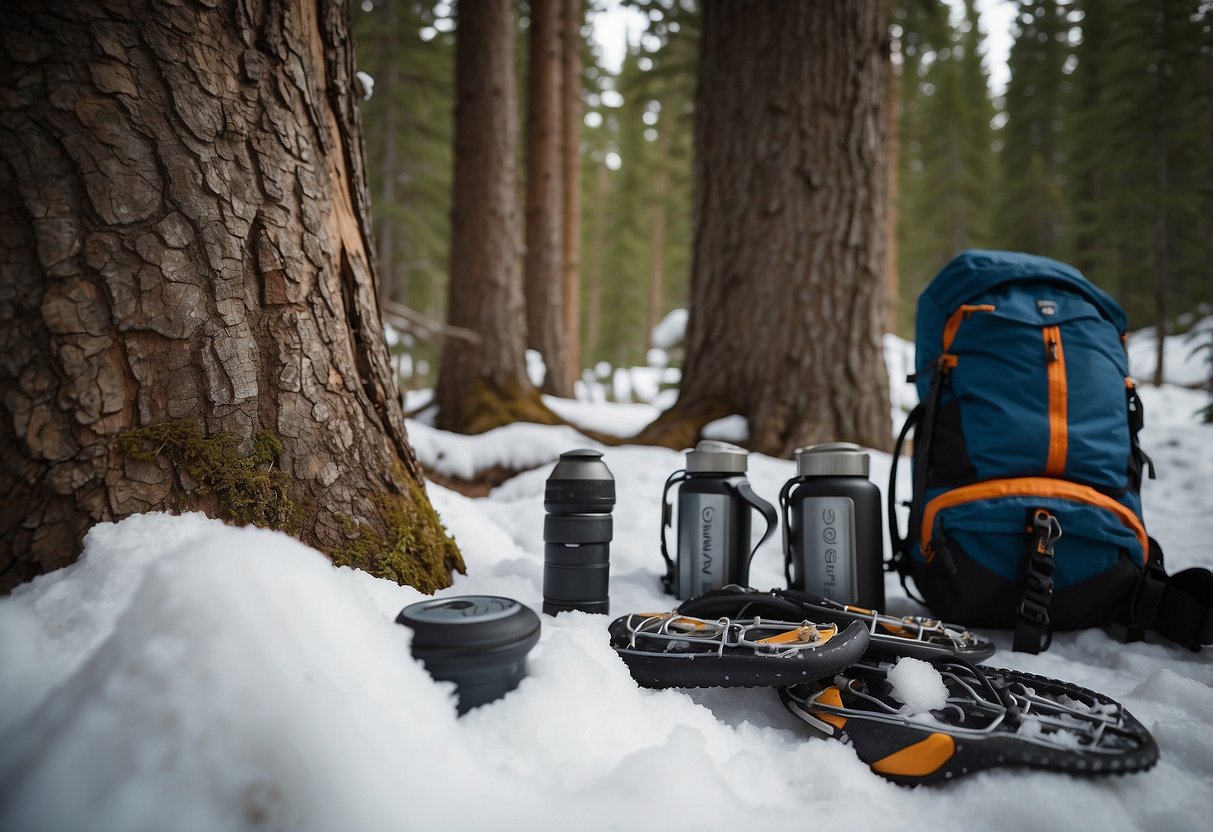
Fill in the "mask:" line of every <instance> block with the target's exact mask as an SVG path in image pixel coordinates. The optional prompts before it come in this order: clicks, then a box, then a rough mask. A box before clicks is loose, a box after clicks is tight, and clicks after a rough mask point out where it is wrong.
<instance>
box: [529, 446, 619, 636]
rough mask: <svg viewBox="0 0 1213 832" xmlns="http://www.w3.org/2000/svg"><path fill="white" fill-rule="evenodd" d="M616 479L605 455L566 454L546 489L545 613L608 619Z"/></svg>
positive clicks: (587, 452)
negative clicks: (573, 612)
mask: <svg viewBox="0 0 1213 832" xmlns="http://www.w3.org/2000/svg"><path fill="white" fill-rule="evenodd" d="M614 505H615V478H614V477H613V476H611V471H610V469H609V468H607V467H606V463H605V462H603V461H602V453H601V452H600V451H592V450H588V449H582V450H577V451H569V452H568V453H564V454H561V455H560V461H559V462H557V463H556V467H555V468H554V469H552V473H551V475H550V476H549V477H548V481H547V486H546V488H545V489H544V498H543V507H544V508H545V509H546V510H547V516H546V517H544V518H543V544H544V545H543V611H544V612H545V613H546V614H548V615H555V614H556V613H558V612H561V611H563V610H582V611H583V612H596V613H602V614H603V615H605V614H606V613H608V612H610V609H611V605H610V600H609V599H608V596H607V589H608V583H609V579H610V566H611V563H610V558H611V536H612V531H613V529H612V526H611V509H612V508H613V507H614Z"/></svg>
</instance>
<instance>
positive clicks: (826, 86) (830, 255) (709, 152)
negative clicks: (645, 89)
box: [642, 0, 891, 455]
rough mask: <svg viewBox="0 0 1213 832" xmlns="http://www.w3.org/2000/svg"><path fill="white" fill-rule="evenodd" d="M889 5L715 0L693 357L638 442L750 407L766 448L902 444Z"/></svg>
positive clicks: (702, 126) (700, 109)
mask: <svg viewBox="0 0 1213 832" xmlns="http://www.w3.org/2000/svg"><path fill="white" fill-rule="evenodd" d="M881 6H882V4H881V3H880V2H879V0H864V1H863V2H860V0H829V2H826V0H821V2H813V3H777V2H716V1H715V0H708V2H705V3H704V6H703V39H702V46H701V53H700V76H699V92H698V95H697V100H696V102H695V113H696V125H695V150H696V158H695V182H696V197H695V252H694V267H693V272H692V281H691V317H690V322H689V324H688V332H687V359H686V364H685V368H684V374H683V384H682V390H681V393H680V395H679V399H678V403H677V404H676V405H675V406H674V407H673V408H671V409H670V410H669V411H667V412H666V413H665V414H663V415H662V416H661V417H660V418H659V419H658V420H657V421H656V422H655V423H654V424H653V425H651V426H650V427H649V428H648V429H647V430H646V431H645V432H644V434H642V438H643V439H645V440H647V441H656V442H661V443H663V444H669V445H672V446H675V447H686V446H688V445H690V444H691V443H692V442H693V441H694V440H695V438H696V436H697V434H698V432H699V429H700V428H701V426H702V425H703V424H704V423H705V422H706V421H708V420H710V419H715V418H717V417H720V416H724V415H726V414H730V413H739V414H742V415H744V416H745V417H746V418H747V419H748V421H749V426H750V439H749V444H750V445H751V447H753V448H754V449H756V450H759V451H763V452H766V453H772V454H779V455H787V454H790V453H791V452H792V450H793V449H795V448H796V447H797V446H799V445H805V444H809V443H813V442H823V441H828V440H837V439H850V440H855V441H857V442H861V443H863V444H865V445H868V446H871V447H877V448H887V447H889V446H890V444H891V442H890V425H889V399H888V380H887V377H886V374H885V368H884V361H883V356H882V352H881V340H880V333H881V324H882V322H883V315H884V297H885V211H886V188H887V184H888V179H887V170H886V166H885V129H886V124H885V116H884V107H885V101H886V89H885V77H884V74H885V71H886V62H885V60H884V51H885V48H886V44H885V40H886V38H887V37H888V33H887V21H886V20H885V15H884V14H883V13H882V8H881Z"/></svg>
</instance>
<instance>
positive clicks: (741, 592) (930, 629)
mask: <svg viewBox="0 0 1213 832" xmlns="http://www.w3.org/2000/svg"><path fill="white" fill-rule="evenodd" d="M678 611H679V612H681V613H684V614H686V615H693V616H700V617H703V618H713V617H718V616H729V617H733V618H741V617H743V616H751V617H752V616H757V615H760V616H762V617H763V618H780V619H790V620H793V621H795V620H799V619H801V618H810V619H812V620H813V621H832V622H834V623H835V624H838V625H840V626H846V625H848V624H850V623H851V622H853V621H862V622H863V623H864V624H865V625H866V626H867V628H868V634H869V635H870V636H871V641H870V642H869V644H868V652H867V657H868V658H869V659H872V658H898V657H901V656H912V657H914V658H918V659H930V658H932V657H934V656H941V655H952V656H959V657H961V658H963V659H967V660H969V661H971V662H981V661H985V660H986V659H988V658H989V657H990V656H992V655H994V644H993V643H992V642H990V641H987V640H986V639H983V638H978V637H977V636H975V635H974V634H972V633H970V632H969V631H968V630H966V629H965V628H964V627H960V626H958V625H956V624H945V623H943V622H941V621H938V620H936V619H934V618H922V617H920V616H917V615H907V616H903V617H900V618H898V617H895V616H892V615H885V614H884V613H881V612H877V611H875V610H869V609H865V608H864V607H855V606H851V605H848V604H840V603H839V602H837V601H832V600H830V599H828V598H822V597H821V596H819V595H814V594H812V593H809V592H801V591H799V590H794V589H773V590H771V591H770V592H759V591H758V590H756V589H750V588H748V587H740V586H736V585H731V586H726V587H725V588H724V589H714V590H712V591H710V592H705V593H703V594H702V595H698V596H696V597H694V598H691V599H689V600H687V601H684V602H683V604H682V606H680V607H679V608H678Z"/></svg>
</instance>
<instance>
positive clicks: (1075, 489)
mask: <svg viewBox="0 0 1213 832" xmlns="http://www.w3.org/2000/svg"><path fill="white" fill-rule="evenodd" d="M1000 497H1043V498H1052V499H1060V500H1071V501H1073V502H1075V503H1085V504H1087V505H1089V506H1095V507H1096V508H1102V509H1105V510H1107V511H1110V512H1112V513H1113V514H1114V515H1116V518H1117V519H1118V520H1120V522H1121V524H1122V525H1123V526H1124V527H1125V528H1127V529H1128V530H1129V531H1131V532H1133V535H1134V537H1136V538H1137V542H1138V543H1139V544H1141V552H1142V561H1143V563H1146V562H1149V558H1150V542H1149V538H1147V537H1146V527H1145V526H1144V525H1142V522H1141V519H1140V518H1139V517H1138V516H1137V515H1136V514H1135V513H1134V512H1133V510H1132V509H1131V508H1129V507H1128V506H1125V505H1122V504H1121V503H1118V502H1117V501H1116V500H1114V499H1112V498H1111V497H1109V496H1108V495H1107V494H1101V493H1100V492H1098V491H1096V490H1095V489H1094V488H1091V487H1090V486H1087V485H1079V484H1078V483H1076V482H1068V481H1067V480H1054V479H1049V478H1047V477H1015V478H1009V479H1001V480H986V481H985V482H975V483H973V484H972V485H965V486H961V487H960V488H954V489H952V490H951V491H945V492H944V493H943V494H940V495H939V496H938V497H936V498H935V499H933V500H931V501H930V502H928V503H927V505H926V508H925V509H924V510H923V513H922V528H921V536H922V552H923V556H924V557H925V558H927V560H928V562H930V560H932V559H933V558H934V552H933V549H932V546H931V538H932V534H933V533H934V531H935V529H934V527H935V516H936V515H937V514H938V513H939V512H940V511H943V510H944V509H946V508H952V507H954V506H958V505H962V504H964V503H971V502H974V501H976V500H993V499H998V498H1000Z"/></svg>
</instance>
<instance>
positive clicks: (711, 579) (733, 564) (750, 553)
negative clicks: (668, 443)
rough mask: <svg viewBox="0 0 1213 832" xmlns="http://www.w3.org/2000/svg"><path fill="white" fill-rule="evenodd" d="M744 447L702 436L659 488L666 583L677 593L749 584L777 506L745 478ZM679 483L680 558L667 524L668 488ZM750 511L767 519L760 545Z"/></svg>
mask: <svg viewBox="0 0 1213 832" xmlns="http://www.w3.org/2000/svg"><path fill="white" fill-rule="evenodd" d="M747 457H748V454H747V453H746V451H745V449H744V448H738V447H737V446H736V445H730V444H729V443H727V442H718V441H716V440H714V439H704V440H703V441H701V442H700V443H699V444H698V445H696V446H695V449H694V450H693V451H687V467H686V469H685V470H682V471H675V472H674V473H673V474H672V475H671V476H670V478H669V479H668V480H666V483H665V490H664V491H663V492H662V494H661V511H662V516H661V556H662V557H663V558H665V562H666V574H665V577H664V578H662V586H663V587H664V588H665V591H666V592H669V593H672V594H674V595H676V596H677V597H678V598H679V599H683V600H685V599H687V598H693V597H695V596H696V595H700V594H702V593H704V592H707V591H708V590H710V589H720V588H721V587H723V586H727V585H729V584H739V585H741V586H748V585H749V581H750V560H751V559H752V558H753V557H754V553H755V552H757V551H758V546H761V545H762V544H763V542H764V541H765V540H766V539H767V538H768V537H770V536H771V532H773V531H775V519H776V514H775V507H774V506H772V505H771V504H770V503H768V502H767V501H766V500H763V499H762V498H761V497H759V496H758V495H757V494H755V493H754V491H753V489H751V488H750V484H749V482H747V481H746V478H745V472H746V464H747ZM679 483H681V487H680V488H679V489H678V550H677V557H678V561H677V563H675V562H674V561H673V560H671V558H670V554H669V551H668V550H667V547H666V529H667V528H668V527H670V526H671V525H672V518H671V509H672V506H671V505H670V502H669V493H670V489H671V488H673V487H674V486H675V485H678V484H679ZM751 511H758V512H759V513H760V514H762V516H763V518H764V519H765V520H766V524H767V527H766V531H765V532H764V533H763V535H762V540H760V541H758V545H757V546H754V547H753V549H751V548H750V527H751V517H750V512H751Z"/></svg>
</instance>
